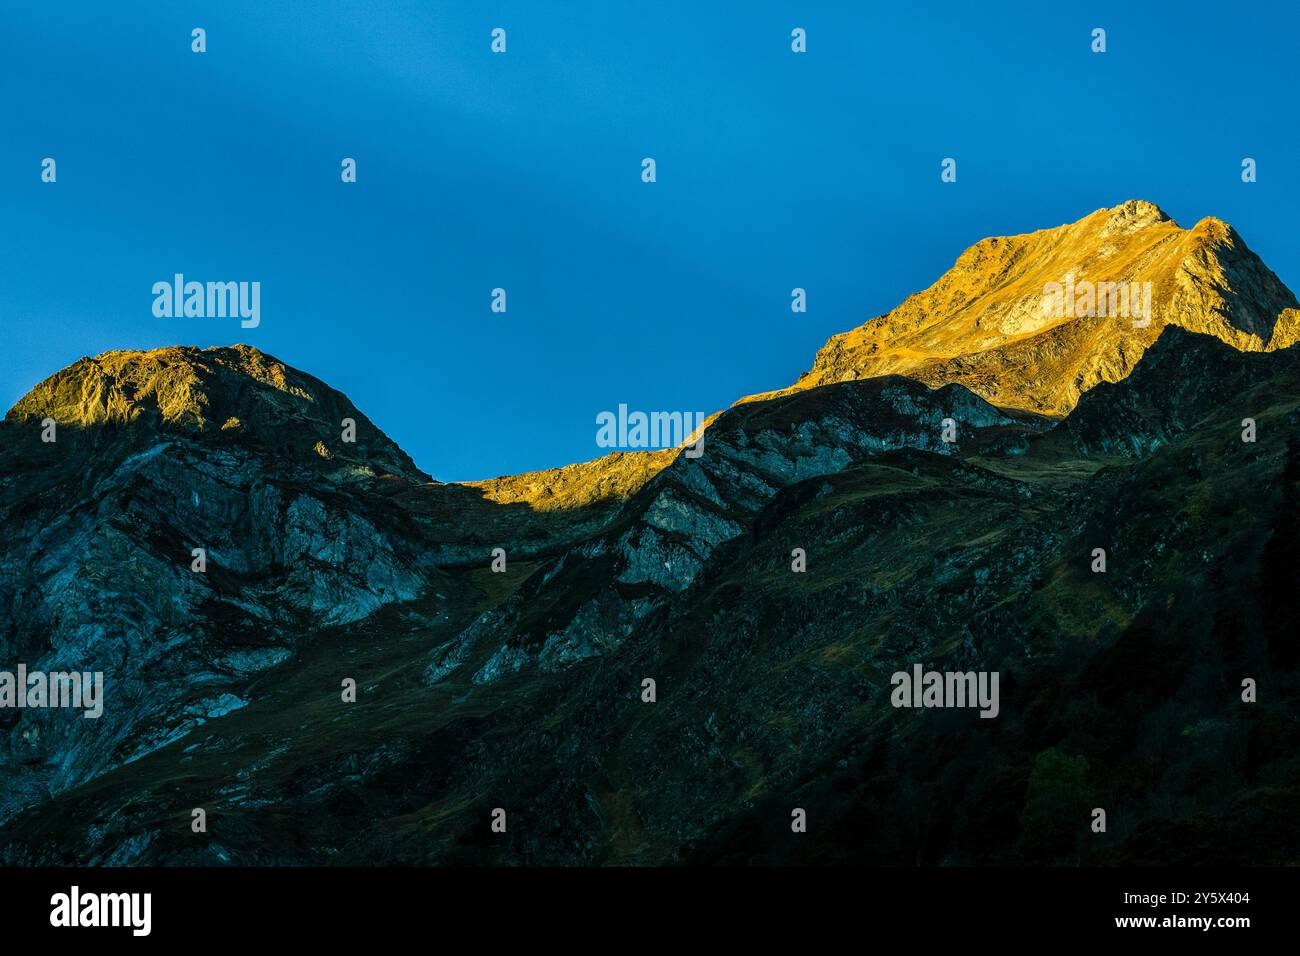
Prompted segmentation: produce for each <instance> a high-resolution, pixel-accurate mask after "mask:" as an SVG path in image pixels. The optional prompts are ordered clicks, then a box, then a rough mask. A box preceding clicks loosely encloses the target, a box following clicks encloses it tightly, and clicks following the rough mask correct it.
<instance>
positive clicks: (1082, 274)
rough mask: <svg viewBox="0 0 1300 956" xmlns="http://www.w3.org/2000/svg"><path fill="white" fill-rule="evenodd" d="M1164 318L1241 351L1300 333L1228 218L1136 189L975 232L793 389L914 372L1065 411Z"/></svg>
mask: <svg viewBox="0 0 1300 956" xmlns="http://www.w3.org/2000/svg"><path fill="white" fill-rule="evenodd" d="M1085 283H1086V284H1087V286H1086V287H1085ZM1130 283H1137V284H1138V285H1139V287H1140V286H1141V285H1142V284H1143V283H1149V284H1150V291H1149V296H1150V307H1149V309H1148V310H1146V312H1145V313H1144V314H1139V313H1141V312H1142V310H1141V309H1139V308H1137V307H1136V303H1137V298H1136V297H1134V299H1133V300H1132V302H1131V303H1130V305H1129V308H1128V310H1127V312H1128V313H1129V314H1127V315H1117V313H1118V312H1120V308H1118V307H1117V306H1120V305H1122V300H1120V299H1119V297H1118V291H1116V295H1115V297H1114V298H1113V299H1112V298H1110V297H1103V296H1102V295H1101V294H1100V293H1099V292H1098V291H1097V290H1098V287H1101V286H1103V285H1105V284H1111V286H1112V287H1113V288H1114V289H1115V290H1119V289H1120V288H1122V287H1126V286H1129V285H1130ZM1053 284H1055V286H1059V287H1060V288H1059V290H1058V289H1055V288H1054V287H1053ZM1071 287H1073V288H1074V289H1075V290H1076V295H1075V296H1073V297H1067V296H1068V292H1067V290H1068V289H1070V288H1071ZM1085 289H1089V290H1091V292H1085ZM1049 290H1050V291H1049ZM1089 296H1090V298H1089ZM1062 298H1065V301H1062ZM1142 301H1143V303H1144V304H1145V301H1146V300H1145V299H1143V300H1142ZM1045 304H1046V305H1047V306H1048V307H1047V308H1045V307H1044V306H1045ZM1053 306H1055V307H1053ZM1071 306H1072V307H1071ZM1058 313H1059V314H1058ZM1147 320H1149V322H1150V324H1149V325H1146V326H1141V325H1140V323H1142V322H1144V321H1147ZM1135 322H1136V323H1138V325H1135ZM1167 326H1177V327H1180V328H1183V329H1186V330H1188V331H1190V332H1199V333H1202V334H1204V335H1211V336H1214V337H1215V338H1217V339H1219V340H1221V341H1223V342H1226V343H1228V344H1229V345H1231V346H1233V347H1234V348H1237V349H1240V350H1242V351H1260V350H1263V349H1268V348H1280V347H1285V346H1288V345H1290V344H1292V343H1293V342H1295V341H1296V339H1297V336H1298V335H1300V303H1297V301H1296V298H1295V296H1294V295H1293V294H1292V293H1291V290H1289V289H1288V288H1287V287H1286V286H1285V285H1283V284H1282V282H1281V281H1280V280H1279V279H1278V277H1277V276H1276V275H1274V274H1273V273H1272V272H1271V271H1270V270H1269V269H1268V267H1267V266H1265V265H1264V263H1263V262H1262V261H1260V259H1259V257H1258V256H1256V255H1255V254H1254V253H1253V252H1251V251H1250V249H1249V248H1247V246H1246V244H1245V242H1244V241H1243V240H1242V238H1241V237H1240V236H1239V235H1238V234H1237V232H1236V231H1235V230H1234V229H1233V228H1232V227H1231V226H1229V225H1228V224H1227V223H1225V222H1222V221H1221V220H1218V219H1213V218H1206V219H1202V220H1201V221H1200V222H1198V223H1197V224H1196V225H1195V226H1194V227H1193V228H1191V229H1180V228H1179V226H1178V224H1177V223H1175V222H1174V221H1173V220H1171V219H1170V218H1169V217H1168V216H1166V215H1165V214H1164V212H1162V211H1161V210H1160V209H1159V208H1158V207H1157V206H1155V205H1153V204H1151V203H1148V202H1137V201H1132V200H1130V201H1129V202H1125V203H1123V204H1121V205H1119V206H1116V207H1115V208H1113V209H1098V210H1097V211H1096V212H1094V213H1093V214H1092V215H1090V216H1086V217H1085V218H1083V219H1080V220H1079V221H1078V222H1076V223H1073V224H1071V225H1065V226H1058V227H1056V228H1055V229H1044V230H1041V231H1039V232H1033V233H1029V234H1028V235H1023V236H1006V237H993V238H990V239H984V240H982V241H980V242H977V243H976V244H975V245H973V246H971V247H970V248H969V249H967V250H966V251H965V252H964V253H962V254H961V256H960V257H958V259H957V262H956V263H955V264H954V265H953V267H952V269H950V270H949V271H948V272H946V273H944V275H943V276H941V277H940V279H939V281H938V282H936V283H935V284H934V285H932V286H930V288H928V289H926V290H925V291H924V292H918V293H916V294H915V295H913V296H910V297H908V299H907V300H906V301H905V302H903V304H902V305H900V306H899V307H898V308H896V309H894V310H893V311H892V312H889V313H887V314H885V315H883V316H880V317H879V318H878V319H875V320H873V321H871V322H867V323H866V324H864V325H861V326H859V327H858V328H856V329H853V330H852V331H849V332H845V333H843V334H842V335H836V336H834V337H832V338H831V340H830V341H829V342H828V343H827V344H826V346H825V347H824V348H823V349H822V350H821V351H820V352H818V353H817V357H816V359H815V360H814V362H813V367H812V369H811V370H810V371H809V372H807V373H805V374H804V375H803V376H802V377H800V379H799V381H798V382H797V383H796V384H795V385H794V386H792V387H791V388H790V389H786V390H784V391H794V390H799V389H805V388H812V387H815V386H818V385H825V384H827V383H829V382H843V381H852V380H854V379H858V378H871V377H874V376H877V375H907V376H908V377H910V378H914V379H916V380H917V381H922V382H926V383H927V384H930V385H944V384H949V383H958V384H962V385H965V386H966V387H967V388H969V389H971V390H972V391H973V392H975V393H976V394H977V395H980V396H981V397H983V398H985V399H987V400H989V401H990V402H993V403H994V404H995V405H999V406H1001V407H1005V408H1021V409H1026V410H1029V411H1034V412H1038V413H1041V414H1046V415H1053V416H1060V415H1064V414H1066V413H1067V412H1069V411H1070V409H1072V408H1073V407H1074V406H1075V403H1077V402H1078V400H1079V396H1080V395H1082V394H1083V393H1084V392H1087V391H1088V390H1089V389H1092V388H1093V387H1095V386H1096V385H1098V384H1099V383H1101V382H1116V381H1119V380H1121V379H1123V378H1124V377H1125V376H1127V375H1128V374H1129V373H1130V372H1131V371H1132V370H1133V367H1134V366H1135V365H1136V364H1137V362H1138V360H1139V359H1140V358H1141V357H1142V354H1143V353H1144V352H1145V351H1146V350H1147V349H1148V348H1150V347H1151V344H1152V343H1153V342H1155V341H1156V340H1157V339H1158V338H1159V336H1160V334H1161V333H1162V332H1163V331H1164V329H1165V328H1166V327H1167ZM778 394H780V393H778ZM757 397H763V396H757Z"/></svg>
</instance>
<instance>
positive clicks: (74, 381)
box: [5, 344, 429, 481]
mask: <svg viewBox="0 0 1300 956" xmlns="http://www.w3.org/2000/svg"><path fill="white" fill-rule="evenodd" d="M46 417H49V418H52V419H54V420H55V421H56V422H57V423H58V424H59V425H61V426H71V427H72V428H75V429H82V430H88V429H97V428H102V427H105V426H129V427H131V428H133V429H139V428H151V429H154V430H157V431H159V432H171V433H182V434H188V435H191V436H195V437H204V436H206V437H214V436H216V437H220V438H221V439H223V440H224V439H237V440H242V441H246V442H252V443H259V444H265V445H269V446H273V447H276V448H278V449H280V450H282V451H285V452H293V451H296V452H299V453H301V454H303V455H304V456H305V457H306V459H307V460H312V458H313V456H314V457H315V458H317V459H324V460H326V461H330V460H332V459H335V458H338V459H340V460H341V462H340V463H348V464H354V465H357V464H363V465H364V466H366V467H369V468H373V469H374V470H375V471H377V472H388V473H392V474H397V475H401V476H403V477H407V478H409V479H411V480H416V481H427V480H429V479H428V476H427V475H424V473H423V472H421V471H420V470H419V469H418V468H416V467H415V464H414V463H413V462H412V461H411V459H410V458H409V457H408V456H407V455H406V453H405V452H403V451H402V450H401V449H400V448H398V447H397V445H396V444H394V443H393V442H392V441H391V440H389V439H388V437H387V436H385V435H384V434H383V432H381V431H379V429H378V428H376V427H375V426H374V424H373V423H372V422H371V421H370V420H369V419H368V418H366V416H365V415H363V414H362V413H361V412H360V411H359V410H358V409H357V408H356V406H355V405H353V404H352V402H351V401H349V400H348V398H347V396H345V395H343V394H342V393H341V392H338V391H336V390H335V389H333V388H330V387H329V386H328V385H326V384H325V383H324V382H321V381H320V380H319V379H317V378H314V377H313V376H311V375H308V374H306V373H305V372H301V371H298V370H297V369H295V368H293V367H292V366H289V365H286V364H285V363H284V362H281V361H280V360H279V359H277V358H275V357H273V356H271V355H268V354H266V353H265V352H262V351H260V350H258V349H256V348H254V347H252V346H250V345H242V344H241V345H233V346H214V347H211V348H205V349H202V348H197V347H194V346H186V345H175V346H167V347H164V348H158V349H152V350H148V351H139V350H118V351H111V352H104V353H102V354H100V355H96V356H93V357H89V356H87V357H83V358H81V359H80V360H78V361H76V362H74V363H73V364H72V365H70V366H68V367H67V368H65V369H63V370H62V371H60V372H57V373H55V374H54V375H52V376H50V377H49V378H47V379H45V381H43V382H41V383H40V384H38V385H37V386H36V387H35V388H33V389H32V390H31V391H30V392H29V393H28V394H27V395H26V396H24V397H23V398H22V399H20V400H19V401H18V402H17V404H15V405H14V407H13V408H12V409H10V410H9V412H8V414H7V415H6V416H5V420H6V421H8V422H13V423H26V422H31V421H33V420H35V421H40V420H43V419H44V418H46ZM345 419H351V420H352V421H354V422H355V423H356V441H355V442H344V441H343V440H342V433H343V428H344V425H343V422H344V420H345Z"/></svg>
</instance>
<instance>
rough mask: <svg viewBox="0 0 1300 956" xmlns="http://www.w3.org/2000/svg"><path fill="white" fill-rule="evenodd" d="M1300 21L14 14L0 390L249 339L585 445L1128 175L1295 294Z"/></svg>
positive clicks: (205, 6) (406, 419)
mask: <svg viewBox="0 0 1300 956" xmlns="http://www.w3.org/2000/svg"><path fill="white" fill-rule="evenodd" d="M1040 6H1042V7H1045V8H1047V9H1041V10H1040V9H1038V8H1039V7H1040ZM195 26H201V27H204V28H205V29H206V30H207V43H208V52H207V53H205V54H202V55H197V54H194V53H191V52H190V30H191V29H192V28H193V27H195ZM498 26H499V27H503V28H505V29H506V30H507V45H508V52H507V53H506V54H505V55H493V54H492V53H491V52H490V50H489V44H490V32H491V30H492V28H494V27H498ZM796 26H799V27H804V28H806V30H807V31H808V53H807V54H805V55H795V54H793V53H792V52H791V51H790V45H789V44H790V39H789V36H790V30H791V29H792V28H793V27H796ZM1098 26H1100V27H1104V28H1105V29H1106V30H1107V35H1108V52H1107V53H1105V54H1104V55H1097V54H1093V53H1091V52H1090V49H1089V46H1090V31H1091V30H1092V28H1093V27H1098ZM1298 30H1300V14H1297V13H1296V12H1295V5H1294V4H1293V3H1282V2H1277V3H1269V2H1264V3H1251V4H1248V5H1242V4H1223V3H1208V2H1199V0H1197V2H1184V3H1161V4H1151V3H1141V4H1138V3H1133V2H1122V3H1108V2H1087V3H1052V4H1043V5H1040V4H1033V3H1015V4H1012V3H998V2H980V3H974V2H971V3H965V4H961V5H958V4H950V3H933V4H924V3H902V4H877V3H870V4H868V3H861V2H849V0H839V2H836V0H819V2H800V3H796V2H764V0H743V2H741V0H734V2H716V3H710V2H707V0H691V2H676V0H674V2H665V0H656V2H654V3H637V4H633V3H630V2H629V3H613V2H608V0H606V2H594V0H593V2H575V0H564V2H558V0H557V2H545V3H543V2H539V0H522V2H509V3H507V2H472V0H459V2H438V3H433V2H428V0H421V2H390V3H379V2H361V0H352V2H327V0H312V2H297V3H291V4H290V3H275V4H272V3H268V2H265V0H256V2H243V0H239V2H237V0H221V2H211V3H190V2H183V0H167V2H143V0H133V2H131V3H123V4H105V3H98V2H96V3H91V2H74V3H61V2H55V0H40V2H25V0H6V2H5V3H4V4H3V6H0V222H2V224H3V228H4V235H5V241H4V243H3V246H2V247H0V253H2V254H0V344H2V349H3V359H0V402H3V403H4V404H5V407H6V408H7V407H8V405H9V404H11V403H12V402H13V401H15V400H17V399H18V398H19V397H20V396H21V395H22V394H23V393H24V392H26V391H27V390H28V389H29V388H30V387H31V386H32V385H34V384H35V383H36V382H38V381H39V380H41V379H42V378H44V377H45V376H47V375H49V374H50V373H52V372H54V371H56V370H57V369H59V368H62V367H63V366H65V365H67V364H69V363H71V362H73V361H75V360H76V359H77V358H79V357H80V356H82V355H87V354H90V355H93V354H96V353H98V352H102V351H105V350H109V349H115V348H151V347H157V346H160V345H169V344H193V345H202V346H207V345H219V344H233V343H235V342H240V341H246V342H248V343H249V344H251V345H255V346H257V347H259V348H261V349H263V350H265V351H267V352H270V353H272V354H274V355H276V356H277V357H279V358H280V359H282V360H284V361H286V362H288V363H289V364H291V365H294V366H296V367H298V368H301V369H303V370H305V371H308V372H310V373H312V374H314V375H316V376H318V377H320V378H321V379H323V380H325V381H326V382H328V383H330V384H331V385H334V386H335V387H337V388H339V389H341V390H343V391H344V392H346V393H347V394H348V395H349V397H351V398H352V400H353V401H354V402H356V403H357V405H358V406H359V407H360V408H362V410H364V411H365V412H366V413H367V414H368V415H370V417H371V418H373V419H374V420H375V421H376V422H377V423H378V424H379V425H380V426H381V427H382V428H384V429H385V430H386V431H387V432H388V434H389V435H391V436H392V437H393V438H394V439H395V440H396V441H397V442H398V443H400V444H401V445H402V446H403V447H404V448H405V449H406V450H407V451H408V452H410V453H411V455H412V456H413V457H414V458H415V460H416V461H417V462H418V463H419V465H420V466H421V467H423V468H424V469H425V470H426V471H428V472H430V473H431V474H433V475H434V476H435V477H437V478H440V479H443V480H458V479H470V478H482V477H490V476H493V475H498V474H505V473H512V472H517V471H523V470H529V469H534V468H543V467H550V466H555V465H561V464H566V463H568V462H572V461H579V460H586V459H589V458H594V457H596V456H597V455H598V454H600V453H601V452H602V450H601V449H600V448H598V447H596V444H595V435H596V426H595V416H596V415H597V414H598V413H599V412H601V411H604V410H615V409H617V407H618V405H619V404H620V403H625V404H627V405H628V406H629V407H630V408H632V409H642V410H645V411H652V410H660V409H663V410H673V409H676V410H682V411H687V410H689V411H696V410H698V411H705V412H712V411H714V410H716V409H719V408H723V407H725V406H727V405H728V404H730V403H731V402H732V401H734V400H735V399H736V398H737V397H739V396H741V395H744V394H748V393H751V392H755V391H760V390H764V389H768V388H774V387H779V386H782V385H786V384H788V383H790V382H791V381H792V380H793V379H794V378H795V376H796V375H797V374H798V373H799V372H801V371H803V370H804V369H806V368H807V367H808V366H809V364H810V363H811V361H812V357H813V354H814V353H815V351H816V349H817V348H818V347H819V346H820V345H821V344H822V343H823V342H824V341H825V340H826V338H827V337H828V336H829V335H830V334H831V333H833V332H837V331H842V330H844V329H848V328H851V327H853V326H855V325H858V324H861V323H862V322H863V321H865V320H867V319H868V318H870V317H872V316H874V315H877V314H880V313H882V312H885V311H887V310H889V309H890V308H892V307H893V306H894V305H896V304H897V303H898V302H899V301H901V300H902V299H903V298H904V297H905V296H906V295H907V294H909V293H911V292H913V291H916V290H918V289H921V288H923V287H925V286H927V285H929V284H930V283H931V282H933V281H934V279H935V278H937V277H938V275H940V274H941V273H942V272H943V271H944V270H945V269H946V268H947V267H948V266H950V265H951V264H952V262H953V260H955V259H956V257H957V255H958V254H959V253H960V252H961V251H962V249H964V248H965V247H966V246H968V245H969V244H970V243H972V242H974V241H976V240H978V239H980V238H981V237H983V236H986V235H997V234H1010V233H1018V232H1027V231H1031V230H1033V229H1038V228H1043V227H1048V226H1054V225H1059V224H1060V223H1063V222H1069V221H1073V220H1075V219H1078V218H1080V217H1081V216H1083V215H1085V214H1087V213H1089V212H1091V211H1092V210H1094V209H1097V208H1100V207H1102V206H1112V205H1115V204H1116V203H1118V202H1120V201H1122V200H1124V199H1130V198H1142V199H1149V200H1151V201H1153V202H1156V203H1158V204H1159V205H1160V206H1161V207H1162V208H1164V209H1165V211H1166V212H1168V213H1169V214H1170V215H1171V216H1173V217H1174V218H1175V219H1177V220H1178V221H1179V222H1180V223H1181V224H1182V225H1184V226H1190V225H1192V224H1193V223H1195V222H1196V221H1197V220H1198V219H1200V218H1201V217H1203V216H1206V215H1216V216H1219V217H1221V218H1223V219H1226V220H1228V221H1229V222H1231V223H1232V224H1233V225H1235V226H1236V227H1237V229H1238V230H1239V231H1240V232H1241V233H1242V235H1243V236H1244V237H1245V238H1246V240H1247V242H1248V243H1249V244H1250V245H1251V247H1252V248H1253V249H1255V251H1256V252H1258V253H1259V254H1260V255H1261V256H1262V257H1263V258H1264V260H1265V261H1266V262H1267V263H1268V264H1269V265H1270V266H1271V267H1272V268H1273V269H1274V271H1276V272H1277V273H1278V274H1279V275H1280V276H1281V278H1282V279H1283V280H1284V281H1286V282H1287V283H1288V284H1289V285H1291V287H1292V288H1293V289H1296V288H1300V243H1298V242H1297V235H1300V232H1298V223H1300V215H1298V213H1300V181H1298V177H1297V173H1296V171H1297V169H1300V123H1297V110H1296V75H1295V63H1296V60H1297V40H1296V37H1297V31H1298ZM46 156H51V157H54V158H55V159H56V160H57V162H58V182H57V184H55V185H53V186H50V185H46V184H42V183H41V182H40V162H41V160H42V158H43V157H46ZM344 156H351V157H355V158H356V159H357V161H358V174H359V176H358V178H359V181H358V182H357V183H356V184H355V185H344V184H343V183H341V182H340V179H339V171H340V167H339V163H340V160H341V159H342V158H343V157H344ZM646 156H652V157H654V158H655V159H656V161H657V163H658V182H656V183H654V184H653V185H646V184H643V183H642V182H641V179H640V172H641V166H640V164H641V159H642V158H643V157H646ZM947 156H951V157H954V158H956V159H957V162H958V181H957V183H955V184H944V183H941V182H940V178H939V164H940V161H941V159H943V158H944V157H947ZM1244 156H1251V157H1254V158H1255V159H1256V160H1257V161H1258V164H1259V181H1258V182H1257V183H1255V184H1253V185H1245V184H1243V183H1242V182H1241V179H1240V163H1241V159H1242V157H1244ZM175 272H183V273H185V274H186V276H187V277H188V278H192V279H199V280H208V279H212V280H227V279H230V280H238V279H242V280H258V281H260V282H261V283H262V323H261V326H260V327H259V328H257V329H252V330H243V329H240V328H239V326H238V323H237V322H236V321H234V320H230V319H197V318H189V319H184V318H182V319H174V318H173V319H159V318H155V317H154V315H153V313H152V308H151V307H152V303H153V298H152V295H151V294H150V288H151V286H152V284H153V283H154V282H155V281H158V280H162V279H170V277H171V276H172V274H173V273H175ZM497 286H501V287H504V288H506V290H507V295H508V306H509V309H508V312H507V313H506V314H504V315H500V314H495V313H493V312H491V311H490V310H489V302H490V291H491V289H493V288H494V287H497ZM795 286H802V287H805V288H806V289H807V290H808V296H809V300H808V312H807V313H806V314H805V315H796V314H794V313H792V312H791V311H790V308H789V302H790V290H791V289H792V288H793V287H795Z"/></svg>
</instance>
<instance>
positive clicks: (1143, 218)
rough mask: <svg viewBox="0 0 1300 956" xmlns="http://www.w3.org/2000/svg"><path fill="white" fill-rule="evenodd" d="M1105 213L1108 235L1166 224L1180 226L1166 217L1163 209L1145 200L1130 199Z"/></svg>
mask: <svg viewBox="0 0 1300 956" xmlns="http://www.w3.org/2000/svg"><path fill="white" fill-rule="evenodd" d="M1099 211H1102V210H1099ZM1105 212H1106V213H1107V215H1106V232H1107V233H1116V232H1121V233H1122V232H1132V231H1133V230H1135V229H1145V228H1146V227H1148V226H1154V225H1158V224H1160V223H1165V222H1170V223H1173V224H1174V225H1175V226H1177V225H1178V223H1176V222H1174V221H1173V220H1172V219H1171V218H1169V216H1168V215H1166V213H1165V211H1164V210H1163V209H1161V208H1160V207H1159V206H1157V205H1156V204H1155V203H1153V202H1147V201H1146V200H1144V199H1129V200H1126V201H1125V202H1122V203H1120V204H1119V205H1118V206H1115V207H1114V208H1112V209H1109V210H1105Z"/></svg>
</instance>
